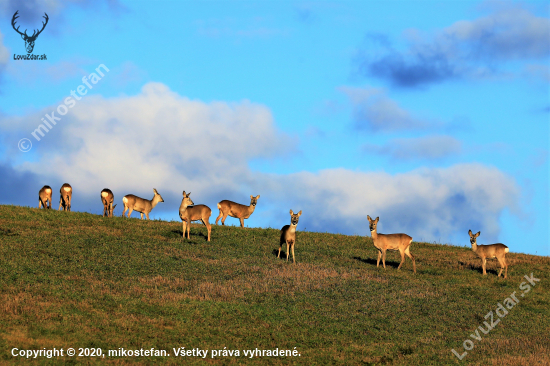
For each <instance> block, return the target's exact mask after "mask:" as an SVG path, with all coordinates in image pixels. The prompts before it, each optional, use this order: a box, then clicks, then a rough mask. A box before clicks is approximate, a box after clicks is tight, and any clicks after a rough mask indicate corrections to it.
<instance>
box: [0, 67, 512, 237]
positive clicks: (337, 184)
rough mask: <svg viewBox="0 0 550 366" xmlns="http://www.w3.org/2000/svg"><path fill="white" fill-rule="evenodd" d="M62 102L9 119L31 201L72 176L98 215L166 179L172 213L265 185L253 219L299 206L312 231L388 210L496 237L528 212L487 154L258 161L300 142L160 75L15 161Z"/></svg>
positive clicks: (79, 204)
mask: <svg viewBox="0 0 550 366" xmlns="http://www.w3.org/2000/svg"><path fill="white" fill-rule="evenodd" d="M105 77H109V75H108V74H107V75H106V76H105ZM100 82H101V81H100ZM55 108H57V105H54V106H52V107H50V108H46V109H44V110H42V111H40V112H37V113H33V114H32V115H27V116H24V117H4V118H1V117H0V128H1V129H2V131H6V133H5V134H4V141H3V143H5V145H4V146H7V147H11V148H12V150H9V151H8V157H9V158H10V160H11V161H12V164H11V165H12V166H15V168H16V170H17V171H12V170H10V169H8V168H5V169H4V168H3V169H4V170H5V171H7V172H8V173H9V174H10V176H21V177H22V176H23V175H22V174H26V175H25V176H27V177H31V178H32V179H34V180H35V181H34V182H33V183H32V184H28V185H27V188H25V189H26V190H28V191H25V192H22V193H21V196H24V197H27V199H28V203H26V201H25V202H18V203H20V204H29V205H35V204H36V203H35V202H34V201H35V199H36V191H37V190H38V189H39V188H40V187H41V186H42V185H44V184H50V185H51V186H52V187H57V185H56V184H58V185H60V184H62V183H64V182H69V183H70V184H71V185H72V186H73V189H74V196H73V200H74V209H75V210H92V212H94V210H95V212H97V213H99V212H100V209H101V207H102V206H101V204H100V200H99V192H100V191H101V189H103V188H110V189H111V190H113V191H114V193H115V200H116V201H118V202H119V203H120V199H121V198H122V196H123V195H125V194H128V193H134V194H138V195H142V196H144V197H147V198H150V197H151V196H152V188H157V189H158V190H159V192H160V193H161V195H162V196H163V197H164V199H165V201H166V202H165V203H163V204H161V205H159V206H158V208H156V209H155V211H154V212H153V213H154V215H153V217H158V216H155V215H159V214H160V213H161V212H167V213H170V214H171V215H172V216H171V217H173V218H177V208H178V207H179V203H180V201H181V191H183V190H186V191H191V192H193V199H194V201H195V202H196V203H205V204H208V205H209V206H210V207H211V208H212V209H213V217H212V221H213V219H214V218H215V217H216V216H217V210H216V208H215V204H216V202H219V201H220V200H222V199H235V200H236V199H237V198H238V197H240V199H241V200H242V203H247V202H246V197H248V196H249V195H250V194H260V195H261V200H260V202H259V205H258V207H257V209H256V213H255V215H254V217H253V218H252V219H251V221H250V224H252V225H257V222H258V220H260V219H262V220H264V221H263V224H264V225H265V226H271V227H281V226H283V225H284V224H286V223H287V221H288V210H289V209H291V208H292V209H293V210H295V211H299V210H303V212H304V214H303V215H302V218H301V219H300V228H302V229H303V228H307V229H308V230H319V231H329V232H341V233H347V234H353V233H359V234H362V235H365V234H368V225H367V223H366V215H367V214H369V215H371V216H380V220H381V224H380V228H381V231H382V232H395V231H397V232H407V233H408V234H410V235H412V236H413V237H414V238H415V239H416V240H420V239H423V240H437V239H439V238H442V239H443V240H445V239H446V238H449V237H452V235H458V234H460V233H462V232H463V231H464V232H467V230H468V229H472V230H482V231H483V232H484V237H485V238H486V240H491V239H492V238H495V237H496V236H497V235H498V233H499V225H498V219H499V215H500V213H501V212H502V211H503V210H504V209H510V210H512V211H513V212H518V208H517V202H518V197H519V189H518V187H517V185H516V183H515V182H514V180H513V179H512V178H511V177H509V176H507V175H506V174H504V173H502V172H500V171H499V170H498V169H496V168H492V167H487V166H484V165H479V164H462V165H455V166H451V167H449V168H439V169H419V170H414V171H411V172H407V173H403V174H396V175H391V174H387V173H383V172H358V171H350V170H346V169H328V170H323V171H320V172H318V173H311V172H299V173H294V174H265V173H261V172H255V171H252V170H251V169H250V168H249V165H248V162H249V161H250V160H251V159H257V158H265V159H269V158H271V157H280V156H281V155H283V154H285V153H289V152H290V153H292V151H293V150H292V149H293V146H296V145H297V143H296V141H294V139H293V138H292V137H289V136H287V135H285V134H283V133H281V132H280V131H279V130H277V128H276V126H275V124H274V121H273V117H272V114H271V112H270V110H269V109H268V108H266V107H265V106H262V105H258V104H254V103H251V102H248V101H242V102H239V103H227V102H212V103H204V102H201V101H196V100H189V99H187V98H185V97H182V96H180V95H178V94H176V93H174V92H173V91H171V90H169V89H168V88H167V87H166V86H165V85H163V84H160V83H149V84H146V85H145V86H144V87H143V89H142V92H141V93H140V94H138V95H136V96H122V97H117V98H109V99H105V98H103V97H100V96H92V95H90V96H84V97H83V98H82V100H81V101H78V102H77V104H76V105H75V106H74V108H72V109H70V111H69V113H68V114H67V115H66V116H63V117H62V118H61V120H60V121H58V122H57V125H56V126H54V128H53V129H52V130H51V131H50V132H48V133H47V134H46V135H45V136H44V137H43V138H42V139H41V141H34V140H33V144H34V146H33V150H32V152H31V153H34V154H36V155H34V157H35V160H31V159H29V161H27V162H25V163H15V161H17V159H21V156H22V154H23V153H21V152H19V151H18V150H17V149H16V148H15V146H16V145H17V141H19V139H20V138H22V137H28V138H31V139H33V137H32V136H30V133H31V132H32V131H33V130H34V129H35V128H36V127H37V124H38V123H39V122H40V118H41V117H43V116H44V114H45V113H51V111H53V110H54V109H55ZM25 157H26V155H25ZM54 183H55V184H54ZM32 187H36V189H35V190H33V189H32ZM5 199H6V198H2V200H3V202H6V201H5ZM6 203H11V202H6ZM118 212H119V213H120V211H118ZM485 234H486V236H485Z"/></svg>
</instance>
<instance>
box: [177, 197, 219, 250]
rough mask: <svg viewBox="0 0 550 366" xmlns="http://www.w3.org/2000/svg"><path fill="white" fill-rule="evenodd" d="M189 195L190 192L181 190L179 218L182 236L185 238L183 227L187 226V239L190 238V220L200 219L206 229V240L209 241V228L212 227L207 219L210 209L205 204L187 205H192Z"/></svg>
mask: <svg viewBox="0 0 550 366" xmlns="http://www.w3.org/2000/svg"><path fill="white" fill-rule="evenodd" d="M190 195H191V192H189V193H187V194H185V191H183V199H182V200H181V205H180V219H181V221H182V222H183V238H185V229H186V228H187V239H191V237H190V235H189V230H190V228H191V221H196V220H201V221H202V223H203V224H204V226H206V229H207V230H208V241H210V230H211V229H212V227H211V226H210V223H209V222H208V220H209V219H210V215H211V214H212V210H211V209H210V207H208V206H206V205H196V206H193V207H189V206H191V205H194V203H193V201H192V200H191V198H189V196H190Z"/></svg>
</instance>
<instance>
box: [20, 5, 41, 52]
mask: <svg viewBox="0 0 550 366" xmlns="http://www.w3.org/2000/svg"><path fill="white" fill-rule="evenodd" d="M17 13H19V10H17V11H16V12H15V14H13V18H11V26H12V27H13V29H15V31H16V32H17V33H19V34H20V35H21V38H23V40H24V41H25V48H26V49H27V53H31V52H32V50H33V49H34V41H36V37H38V35H39V34H40V33H42V31H43V30H44V28H46V24H48V19H49V18H48V14H46V13H44V14H45V16H44V17H43V18H45V19H46V22H45V23H44V22H42V25H43V26H42V29H40V30H39V31H38V33H36V32H37V30H35V31H34V33H33V34H32V36H29V35H28V34H27V30H26V29H25V33H21V32H19V27H17V28H15V19H17V18H19V16H18V15H17Z"/></svg>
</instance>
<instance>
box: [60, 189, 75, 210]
mask: <svg viewBox="0 0 550 366" xmlns="http://www.w3.org/2000/svg"><path fill="white" fill-rule="evenodd" d="M59 194H60V197H59V209H58V210H61V207H63V211H69V212H70V211H71V198H72V197H73V188H72V187H71V185H70V184H69V183H65V184H63V185H62V186H61V188H60V189H59Z"/></svg>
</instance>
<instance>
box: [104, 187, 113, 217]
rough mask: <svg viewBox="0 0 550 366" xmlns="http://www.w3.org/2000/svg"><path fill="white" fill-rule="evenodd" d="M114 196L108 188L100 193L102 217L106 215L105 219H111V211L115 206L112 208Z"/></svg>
mask: <svg viewBox="0 0 550 366" xmlns="http://www.w3.org/2000/svg"><path fill="white" fill-rule="evenodd" d="M114 200H115V195H114V194H113V192H112V191H111V190H110V189H109V188H104V189H103V190H102V191H101V202H102V203H103V217H105V214H107V217H113V211H114V210H115V207H116V205H114V206H113V201H114Z"/></svg>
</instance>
